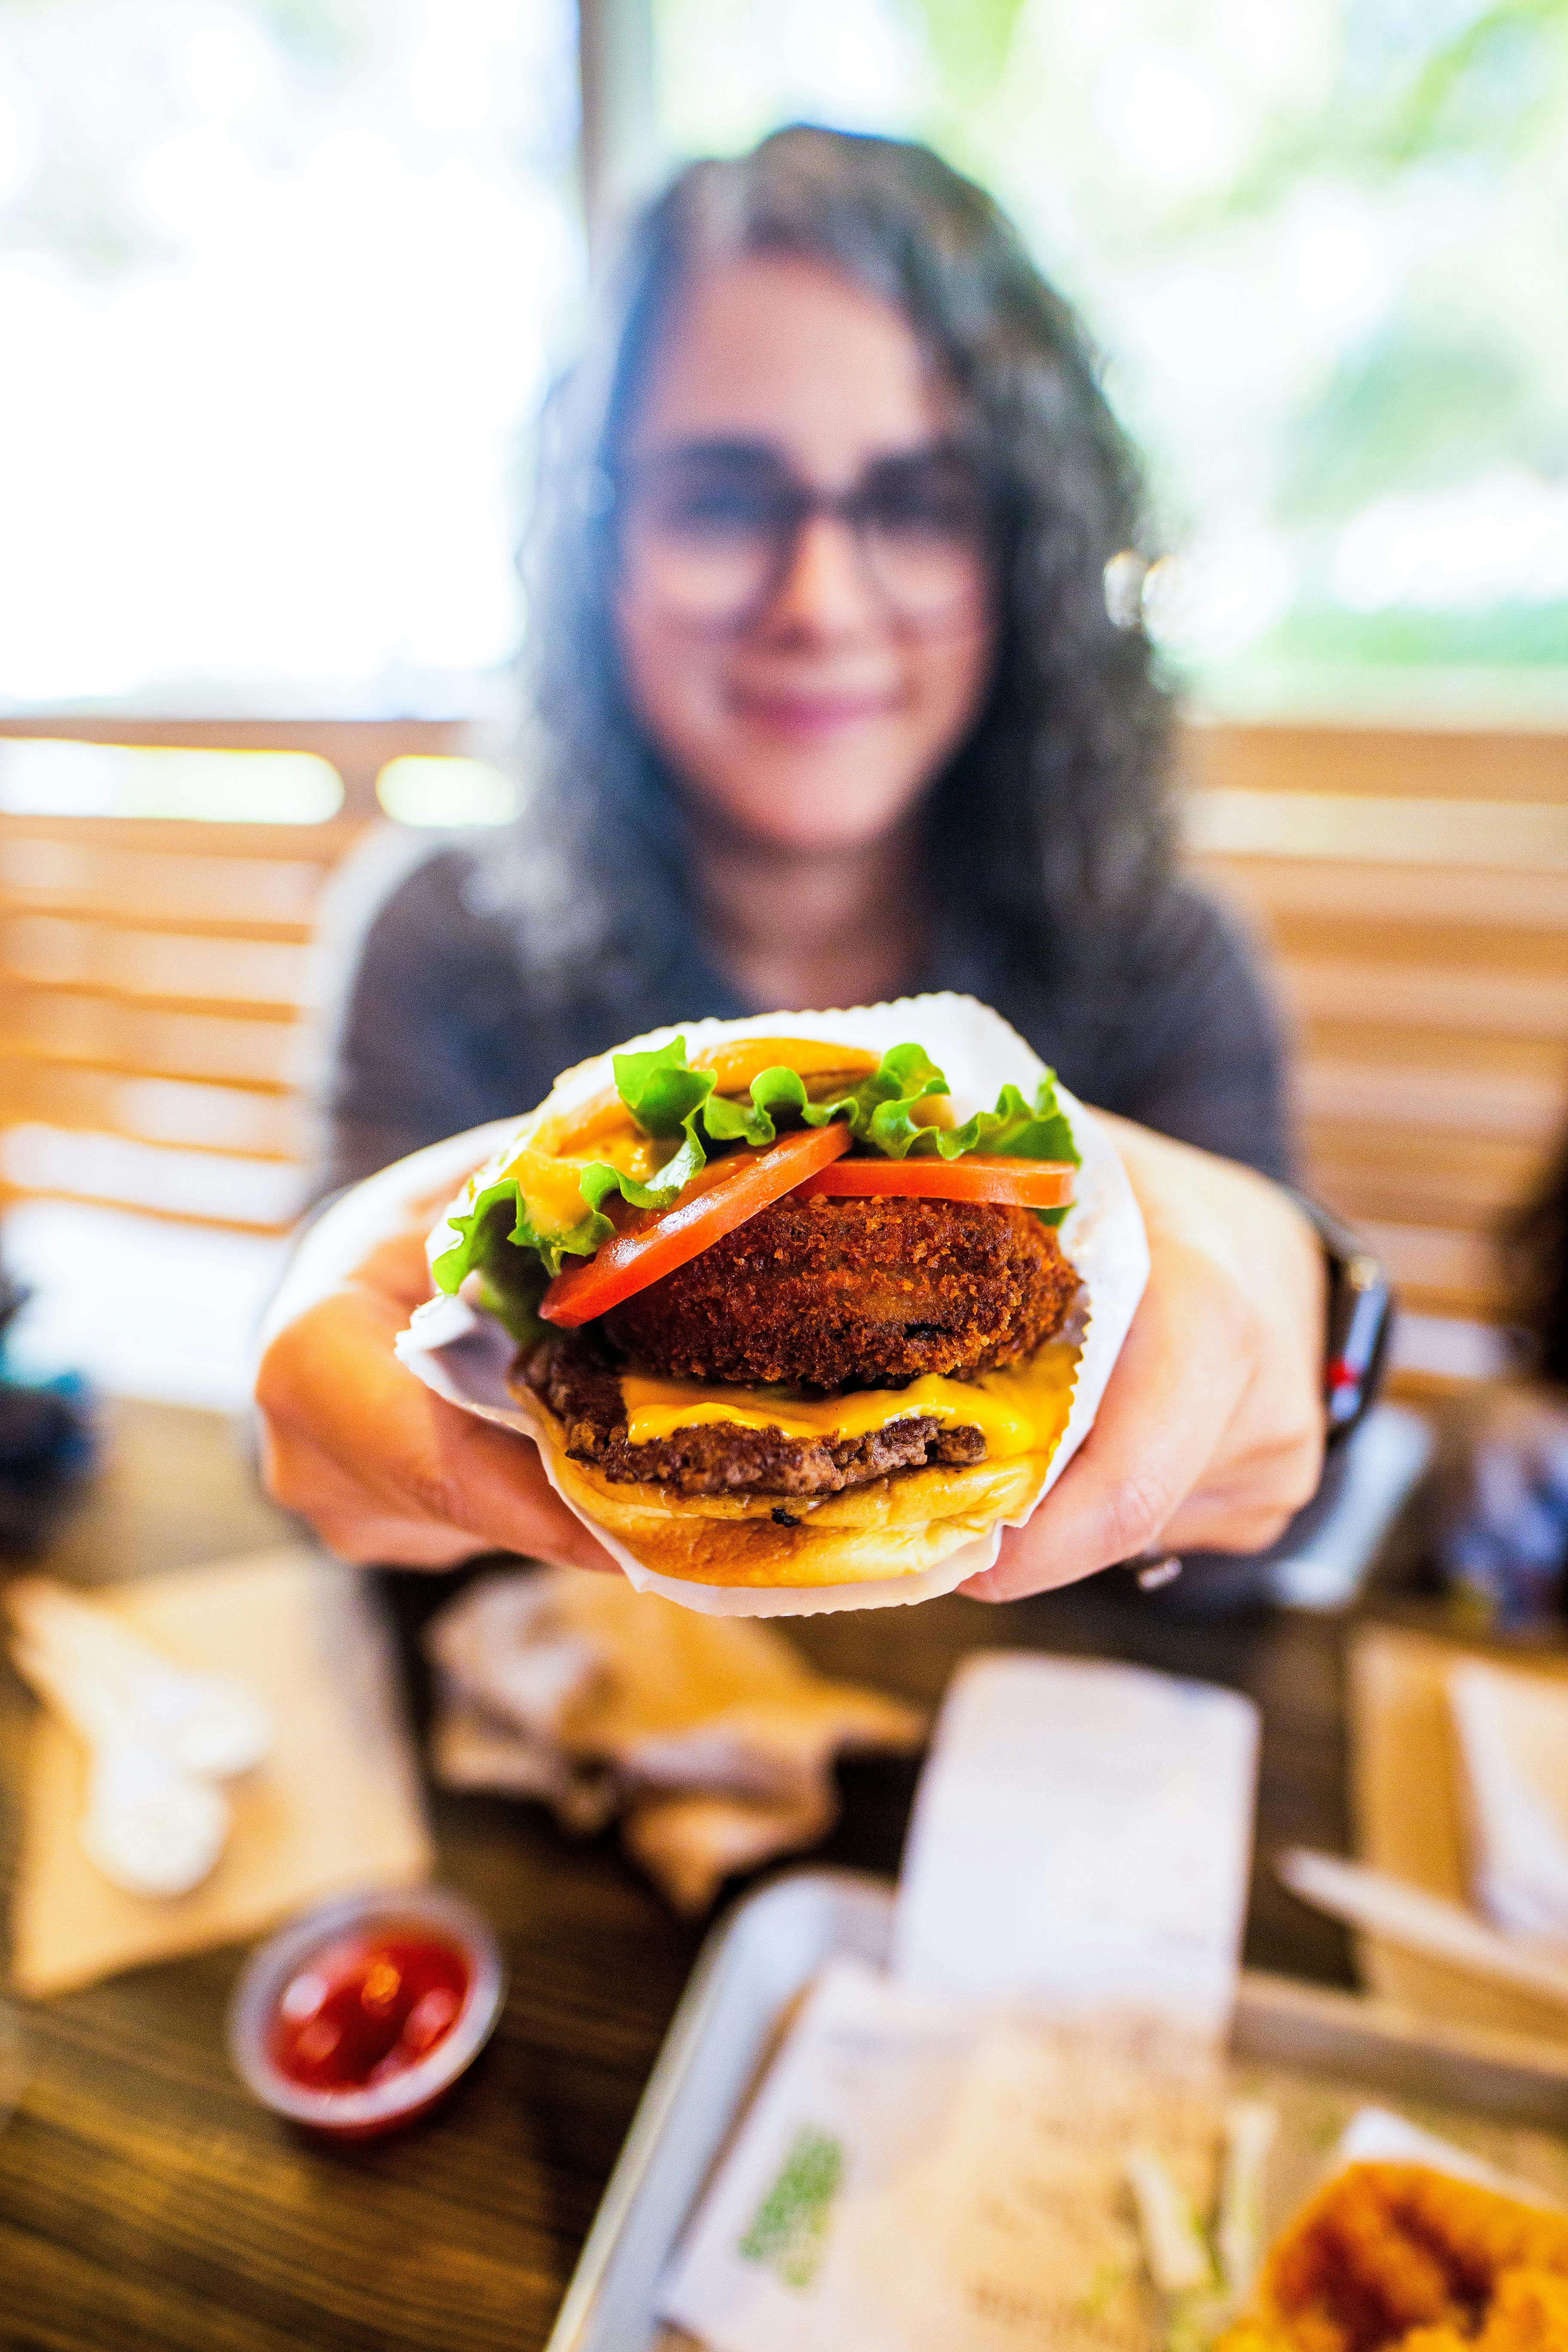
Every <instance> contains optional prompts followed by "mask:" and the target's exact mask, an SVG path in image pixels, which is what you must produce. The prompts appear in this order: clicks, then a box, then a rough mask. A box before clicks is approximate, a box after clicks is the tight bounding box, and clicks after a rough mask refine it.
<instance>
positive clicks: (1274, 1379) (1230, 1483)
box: [960, 1112, 1326, 1601]
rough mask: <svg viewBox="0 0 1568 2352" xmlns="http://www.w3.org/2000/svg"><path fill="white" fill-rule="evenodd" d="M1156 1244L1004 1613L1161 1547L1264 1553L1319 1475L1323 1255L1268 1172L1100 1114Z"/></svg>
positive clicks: (1007, 1551)
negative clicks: (1088, 1420) (1027, 1597)
mask: <svg viewBox="0 0 1568 2352" xmlns="http://www.w3.org/2000/svg"><path fill="white" fill-rule="evenodd" d="M1100 1118H1102V1119H1103V1120H1104V1124H1105V1125H1106V1127H1107V1128H1108V1129H1110V1133H1111V1136H1112V1138H1113V1139H1114V1141H1115V1144H1116V1147H1117V1150H1119V1151H1120V1152H1121V1158H1122V1161H1123V1163H1124V1165H1125V1167H1126V1169H1127V1172H1128V1175H1129V1176H1130V1177H1131V1180H1132V1189H1133V1191H1134V1192H1135V1193H1136V1194H1137V1196H1138V1205H1139V1207H1140V1208H1141V1209H1142V1213H1143V1223H1144V1225H1145V1227H1146V1228H1147V1231H1148V1235H1149V1255H1150V1274H1149V1284H1148V1287H1147V1289H1146V1290H1145V1291H1144V1294H1143V1297H1142V1303H1141V1304H1140V1306H1139V1308H1138V1312H1137V1314H1136V1315H1135V1316H1134V1317H1133V1319H1132V1327H1131V1330H1130V1331H1129V1332H1128V1335H1127V1338H1126V1340H1125V1342H1124V1344H1123V1346H1122V1349H1121V1355H1120V1356H1119V1357H1118V1358H1117V1360H1116V1367H1115V1370H1113V1371H1112V1373H1111V1376H1110V1382H1109V1384H1108V1385H1107V1388H1106V1391H1105V1395H1104V1397H1103V1399H1102V1400H1101V1402H1100V1411H1099V1413H1098V1414H1097V1415H1096V1418H1095V1423H1094V1427H1093V1428H1092V1429H1091V1430H1090V1431H1089V1435H1088V1437H1087V1438H1086V1439H1085V1440H1084V1443H1083V1445H1082V1448H1081V1449H1080V1451H1079V1454H1077V1455H1076V1456H1075V1458H1074V1459H1073V1461H1072V1462H1071V1463H1070V1464H1069V1465H1068V1468H1067V1469H1066V1470H1065V1471H1064V1472H1063V1473H1062V1475H1061V1478H1060V1481H1059V1482H1058V1485H1057V1486H1054V1487H1053V1488H1052V1490H1051V1492H1050V1493H1049V1494H1048V1495H1047V1496H1046V1499H1045V1501H1044V1502H1043V1503H1042V1504H1041V1505H1040V1507H1039V1509H1038V1510H1037V1512H1036V1513H1035V1516H1034V1517H1033V1518H1032V1519H1031V1520H1030V1521H1029V1523H1028V1525H1027V1526H1026V1527H1024V1528H1012V1529H1009V1530H1008V1531H1007V1532H1006V1533H1005V1535H1004V1536H1003V1538H1002V1550H1001V1556H1000V1558H999V1559H998V1560H997V1562H996V1565H995V1567H994V1568H990V1569H987V1570H985V1572H984V1575H982V1576H976V1577H973V1578H972V1579H971V1580H970V1581H969V1582H968V1583H967V1584H965V1585H963V1586H962V1587H961V1588H960V1589H961V1591H964V1592H968V1593H972V1594H973V1596H974V1597H975V1598H976V1599H978V1600H983V1601H1012V1600H1016V1599H1017V1598H1018V1597H1019V1596H1020V1595H1022V1594H1024V1593H1026V1592H1040V1591H1045V1590H1047V1588H1048V1587H1050V1586H1053V1585H1058V1584H1070V1583H1072V1582H1073V1581H1074V1580H1075V1579H1077V1578H1079V1577H1080V1576H1089V1575H1091V1574H1092V1573H1093V1572H1094V1570H1096V1569H1100V1568H1107V1567H1109V1566H1110V1564H1111V1562H1112V1561H1114V1560H1121V1559H1132V1558H1134V1557H1136V1556H1137V1555H1138V1554H1140V1553H1145V1552H1147V1551H1149V1550H1150V1549H1152V1547H1154V1546H1156V1545H1157V1546H1159V1547H1160V1548H1161V1549H1163V1550H1171V1551H1180V1550H1181V1549H1184V1548H1190V1549H1194V1550H1204V1551H1237V1552H1248V1551H1261V1550H1262V1549H1264V1547H1265V1546H1266V1545H1268V1544H1270V1543H1272V1542H1274V1540H1275V1539H1276V1538H1277V1537H1279V1536H1280V1535H1281V1534H1283V1532H1284V1530H1285V1528H1286V1527H1287V1526H1288V1525H1289V1521H1290V1519H1291V1517H1292V1516H1293V1515H1294V1514H1295V1513H1296V1512H1297V1511H1298V1510H1300V1507H1301V1506H1302V1504H1303V1503H1306V1502H1308V1501H1309V1500H1310V1497H1311V1496H1312V1495H1313V1494H1314V1493H1315V1492H1316V1489H1317V1485H1318V1479H1319V1476H1320V1474H1321V1468H1322V1454H1323V1433H1324V1413H1323V1401H1322V1380H1323V1372H1322V1365H1323V1337H1324V1317H1325V1312H1326V1283H1325V1276H1324V1269H1323V1255H1322V1249H1321V1244H1320V1243H1319V1240H1318V1237H1317V1235H1316V1234H1315V1233H1314V1232H1313V1230H1312V1228H1311V1226H1310V1224H1309V1223H1308V1222H1307V1220H1306V1218H1305V1217H1304V1216H1303V1215H1302V1214H1301V1212H1300V1209H1298V1208H1297V1206H1296V1204H1295V1202H1293V1201H1291V1199H1290V1198H1289V1195H1288V1194H1287V1193H1286V1192H1282V1191H1281V1190H1280V1188H1279V1185H1277V1184H1271V1183H1269V1181H1268V1179H1267V1178H1266V1177H1262V1176H1257V1175H1254V1174H1253V1173H1252V1171H1250V1170H1249V1169H1246V1168H1238V1167H1237V1166H1236V1165H1235V1164H1234V1162H1232V1161H1230V1160H1216V1159H1215V1158H1213V1157H1212V1156H1211V1154H1209V1153H1208V1152H1206V1151H1194V1150H1193V1149H1192V1148H1191V1146H1190V1145H1187V1144H1184V1143H1173V1142H1171V1141H1170V1140H1169V1139H1167V1138H1165V1137H1163V1136H1159V1135H1153V1134H1152V1133H1151V1132H1150V1131H1149V1129H1147V1128H1142V1127H1135V1126H1133V1125H1132V1124H1131V1121H1130V1120H1127V1119H1121V1118H1109V1117H1107V1116H1106V1115H1105V1114H1104V1113H1103V1112H1102V1113H1100Z"/></svg>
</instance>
